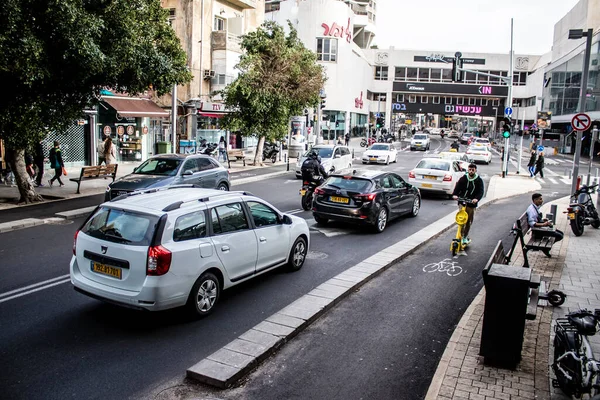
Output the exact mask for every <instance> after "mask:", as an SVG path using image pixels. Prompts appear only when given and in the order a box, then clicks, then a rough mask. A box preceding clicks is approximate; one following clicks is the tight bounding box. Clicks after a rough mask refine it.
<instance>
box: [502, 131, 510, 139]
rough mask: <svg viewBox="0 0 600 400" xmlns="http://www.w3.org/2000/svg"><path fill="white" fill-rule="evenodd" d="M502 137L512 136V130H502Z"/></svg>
mask: <svg viewBox="0 0 600 400" xmlns="http://www.w3.org/2000/svg"><path fill="white" fill-rule="evenodd" d="M502 137H505V138H509V137H510V132H508V131H504V132H502Z"/></svg>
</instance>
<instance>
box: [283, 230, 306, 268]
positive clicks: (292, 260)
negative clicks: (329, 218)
mask: <svg viewBox="0 0 600 400" xmlns="http://www.w3.org/2000/svg"><path fill="white" fill-rule="evenodd" d="M307 253H308V245H307V244H306V239H304V238H303V237H299V238H298V239H296V241H295V242H294V245H293V246H292V250H290V257H289V259H288V264H287V269H288V271H298V270H299V269H300V268H302V266H303V265H304V260H306V254H307Z"/></svg>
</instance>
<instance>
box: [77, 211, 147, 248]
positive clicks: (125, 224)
mask: <svg viewBox="0 0 600 400" xmlns="http://www.w3.org/2000/svg"><path fill="white" fill-rule="evenodd" d="M157 222H158V217H157V216H155V215H149V214H142V213H134V212H131V211H124V210H118V209H114V208H109V207H100V208H99V209H98V210H97V211H96V212H95V213H94V215H93V216H92V217H91V218H90V219H89V220H88V222H87V223H86V224H85V225H84V226H83V228H81V232H83V233H85V234H86V235H89V236H92V237H95V238H98V239H102V240H107V241H109V242H116V243H127V244H131V245H134V246H148V245H149V244H150V241H151V240H152V235H153V233H154V229H155V226H156V224H157Z"/></svg>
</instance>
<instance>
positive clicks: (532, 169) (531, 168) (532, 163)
mask: <svg viewBox="0 0 600 400" xmlns="http://www.w3.org/2000/svg"><path fill="white" fill-rule="evenodd" d="M536 160H537V154H536V153H535V150H531V157H529V162H528V163H527V169H528V170H529V176H530V177H532V178H533V175H534V173H535V162H536Z"/></svg>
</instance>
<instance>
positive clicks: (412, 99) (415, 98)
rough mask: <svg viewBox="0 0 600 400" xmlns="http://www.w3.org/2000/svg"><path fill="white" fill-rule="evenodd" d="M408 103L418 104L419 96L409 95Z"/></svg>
mask: <svg viewBox="0 0 600 400" xmlns="http://www.w3.org/2000/svg"><path fill="white" fill-rule="evenodd" d="M408 102H409V103H416V102H417V96H415V95H414V94H410V95H408Z"/></svg>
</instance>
